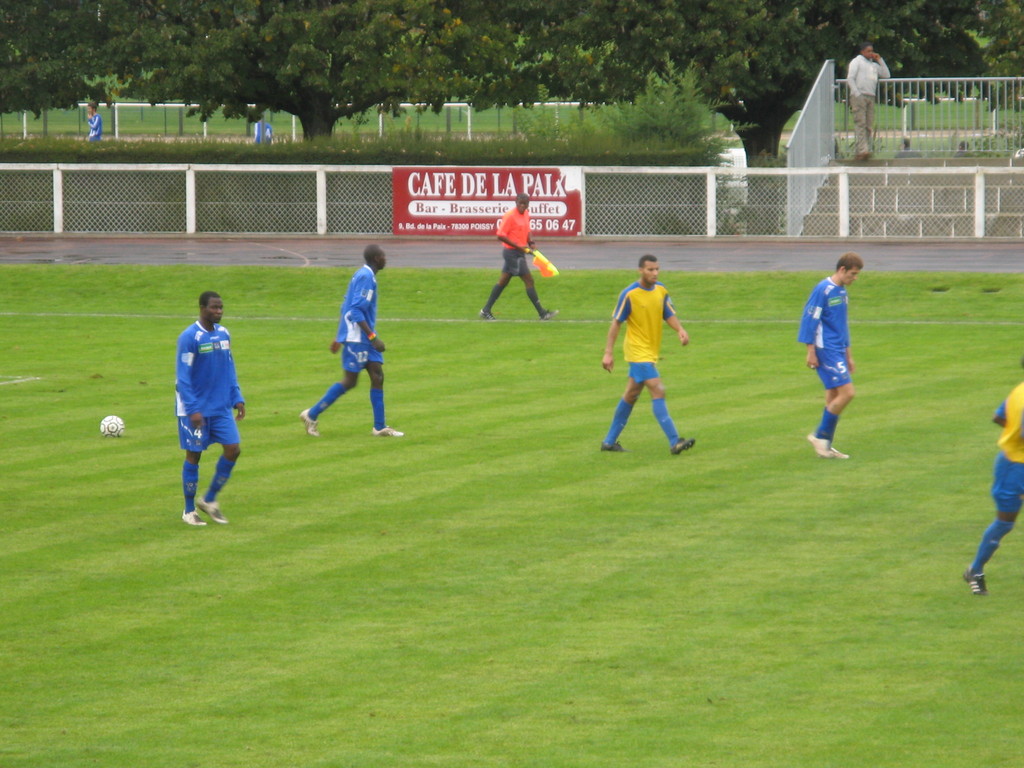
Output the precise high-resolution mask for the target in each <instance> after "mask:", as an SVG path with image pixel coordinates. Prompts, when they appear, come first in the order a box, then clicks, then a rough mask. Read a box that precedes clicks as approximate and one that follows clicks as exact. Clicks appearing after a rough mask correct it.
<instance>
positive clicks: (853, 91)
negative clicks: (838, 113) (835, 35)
mask: <svg viewBox="0 0 1024 768" xmlns="http://www.w3.org/2000/svg"><path fill="white" fill-rule="evenodd" d="M858 51H859V53H858V54H857V55H856V56H855V57H854V59H853V61H851V62H850V66H849V67H847V69H846V83H847V85H848V86H849V88H850V111H851V112H853V127H854V133H855V135H856V137H857V154H856V156H855V158H854V159H856V160H867V159H868V158H869V157H871V131H872V128H873V126H874V124H875V91H876V89H877V87H878V81H879V80H881V79H885V78H888V77H889V68H888V67H887V66H886V65H885V60H884V59H883V58H882V57H881V56H879V55H878V54H877V53H875V46H874V43H861V44H860V46H858Z"/></svg>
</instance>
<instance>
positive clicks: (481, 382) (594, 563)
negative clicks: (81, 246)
mask: <svg viewBox="0 0 1024 768" xmlns="http://www.w3.org/2000/svg"><path fill="white" fill-rule="evenodd" d="M829 258H831V257H829ZM823 260H824V261H828V258H824V259H823ZM827 271H828V270H827V265H826V266H824V267H823V269H822V272H821V274H810V273H803V274H780V273H773V274H767V273H761V274H754V273H738V274H713V273H701V274H684V273H671V272H663V273H662V279H663V281H664V282H665V283H666V284H667V285H668V286H669V288H670V290H671V291H672V294H673V297H674V299H675V301H676V304H677V306H678V307H679V309H680V314H681V317H682V319H683V322H684V325H686V327H687V329H688V330H689V332H690V334H691V337H692V343H691V345H690V346H689V347H687V348H685V349H683V348H680V347H679V346H678V345H676V344H673V343H670V342H669V339H666V344H665V345H664V349H663V355H664V356H663V360H662V361H661V363H660V370H661V373H662V375H663V377H664V379H665V381H666V383H667V385H668V404H669V410H670V412H671V413H672V415H673V417H674V419H675V420H676V423H677V424H678V425H679V426H680V428H681V431H682V432H683V433H684V434H686V435H688V436H694V437H696V438H697V445H696V447H695V448H694V449H693V450H692V451H689V452H687V453H686V454H683V455H680V456H670V455H669V451H668V444H667V441H666V440H665V438H664V436H663V435H662V434H661V432H660V430H659V429H658V427H657V426H656V424H655V422H654V420H653V417H652V416H651V414H650V408H649V404H648V401H647V399H646V397H645V398H644V399H643V400H642V401H641V403H640V404H639V405H638V406H637V408H636V410H635V411H634V414H633V418H632V420H631V422H630V424H629V426H628V427H627V429H626V432H625V433H624V434H623V436H622V442H623V444H624V445H625V446H626V447H627V448H628V449H630V451H631V452H630V453H627V454H607V453H600V452H599V451H598V450H597V449H598V444H599V443H600V440H601V438H602V437H603V435H604V433H605V431H606V429H607V427H608V423H609V421H610V419H611V415H612V410H613V408H614V406H615V403H616V402H617V399H618V398H619V396H620V395H621V392H622V389H623V386H624V383H625V375H626V374H625V366H624V365H623V363H622V362H621V358H620V360H619V362H618V363H617V368H616V371H615V373H614V374H612V375H609V374H607V373H606V372H605V371H603V370H602V369H601V365H600V358H601V351H602V348H603V344H604V338H605V334H606V330H607V322H608V317H609V315H610V312H611V309H612V304H613V303H614V299H615V297H616V295H617V293H618V291H619V290H621V288H623V287H624V286H625V285H626V284H627V283H628V282H629V281H630V280H632V279H633V275H634V273H633V272H631V271H630V270H623V271H621V272H582V271H580V272H563V274H562V275H561V276H560V277H558V278H556V279H553V280H544V281H543V282H541V283H540V286H539V288H540V293H541V297H542V299H543V300H544V301H545V304H547V305H549V306H553V307H558V308H560V309H561V311H562V314H561V316H560V317H559V319H558V320H557V321H555V322H552V323H539V322H536V321H535V320H531V317H532V309H531V308H530V307H529V306H528V303H527V300H526V298H525V297H524V296H523V293H522V291H521V289H520V288H519V287H518V286H517V285H513V286H511V287H510V289H509V290H508V291H507V292H506V294H505V296H504V297H503V298H502V300H501V302H500V303H499V304H498V305H497V308H496V311H497V312H498V313H499V315H500V317H501V318H502V322H497V323H490V324H485V323H481V322H480V321H478V320H476V319H475V313H476V311H477V310H478V309H479V307H480V304H481V302H482V300H483V298H484V297H485V296H486V293H487V291H488V290H489V288H490V286H491V284H492V282H493V279H494V273H493V272H492V271H491V270H461V271H458V270H408V269H406V270H400V269H395V270H386V271H384V272H383V273H381V276H380V293H381V299H380V310H381V316H382V320H381V322H380V325H379V331H380V334H381V337H382V338H383V339H385V341H386V342H387V344H388V352H387V365H386V367H385V369H386V371H387V376H388V379H387V397H388V401H387V405H388V416H389V422H390V423H391V425H392V426H394V427H396V428H398V429H401V430H403V431H405V432H406V435H407V436H406V437H404V438H402V439H397V440H382V439H375V438H373V437H371V436H370V427H371V419H370V405H369V402H368V399H367V392H368V389H367V386H368V383H367V382H366V380H365V377H364V380H363V381H362V383H361V386H360V388H359V389H357V390H355V391H353V392H351V393H349V394H347V395H346V396H345V397H343V398H342V399H341V400H339V401H338V403H336V404H335V406H334V407H333V408H332V409H331V410H329V411H328V412H327V413H325V414H324V416H323V417H321V421H320V429H321V432H322V433H323V437H322V438H321V439H319V440H316V439H312V438H309V437H307V436H306V435H305V434H304V432H303V430H302V428H301V425H300V424H299V421H298V418H297V414H298V412H299V411H300V410H301V409H302V408H305V407H308V406H309V405H311V404H312V403H313V402H314V401H315V400H316V399H317V398H318V397H319V396H320V395H321V394H322V393H323V391H324V390H325V389H326V388H327V386H328V385H329V384H330V383H331V382H332V381H334V380H336V378H337V376H338V367H337V359H336V358H335V357H333V356H331V355H330V354H329V352H328V351H327V345H328V343H329V341H330V339H331V337H332V334H333V332H334V327H335V322H336V318H335V314H336V308H337V304H338V302H339V301H340V298H341V295H342V293H343V292H344V286H345V284H346V283H347V280H348V277H349V275H350V270H329V271H328V270H322V269H306V270H303V269H288V268H241V267H237V268H214V267H135V268H126V267H98V266H4V267H0V279H2V283H0V340H2V348H3V354H2V357H0V376H2V377H4V378H2V379H0V434H2V438H3V439H2V440H0V467H2V469H0V473H2V474H0V476H2V478H3V482H2V487H3V494H2V498H3V510H4V512H3V515H2V516H0V585H2V588H0V615H2V617H3V618H2V620H0V670H2V673H3V681H4V682H3V685H2V686H0V766H3V768H27V767H28V766H33V767H35V766H38V767H40V768H43V767H45V768H51V767H52V766H62V767H68V768H77V767H79V766H83V767H84V766H104V767H105V768H120V767H124V768H138V767H139V766H145V767H146V768H164V767H166V768H172V767H173V768H182V767H183V766H198V767H201V768H222V767H229V766H231V767H234V766H238V767H239V768H261V767H266V768H281V767H282V766H296V767H302V768H306V767H312V766H323V767H330V768H350V767H351V768H357V767H358V768H394V767H395V766H404V767H407V768H428V767H430V768H435V767H441V768H486V767H488V766H494V767H501V768H505V767H508V768H520V767H521V768H593V767H595V766H599V767H604V768H623V766H631V767H633V768H670V767H671V768H676V767H678V766H722V767H733V766H737V767H739V766H743V767H745V768H746V767H757V768H762V767H764V768H768V767H777V768H793V767H794V766H800V767H803V766H807V767H808V768H811V767H813V768H863V767H864V766H872V767H873V768H878V767H881V766H892V768H897V767H898V768H915V767H920V768H935V766H943V768H958V767H960V766H963V767H964V768H975V767H976V766H986V768H991V767H993V766H1016V765H1018V764H1019V760H1020V755H1021V753H1022V752H1024V736H1022V735H1021V734H1020V729H1019V727H1017V726H1018V723H1017V704H1018V702H1019V698H1020V693H1019V681H1018V680H1017V679H1016V674H1015V672H1014V671H1013V670H1015V669H1016V668H1017V667H1016V665H1017V664H1018V663H1019V662H1018V661H1015V660H1016V659H1018V658H1019V654H1020V618H1019V616H1018V615H1017V613H1016V607H1015V606H1018V605H1019V604H1020V602H1021V600H1022V599H1024V578H1022V575H1024V574H1022V570H1024V542H1021V541H1018V540H1017V536H1019V535H1020V534H1019V533H1017V534H1013V535H1011V536H1010V537H1008V538H1007V539H1006V540H1005V541H1004V552H1002V553H1000V554H999V555H997V556H996V558H995V560H994V561H993V562H992V563H991V564H990V567H989V569H988V577H989V588H990V590H991V592H992V594H991V595H990V596H989V597H987V598H976V597H973V596H971V594H970V592H969V590H968V588H967V586H966V585H965V584H964V583H963V582H962V581H961V580H960V573H961V571H962V570H963V568H964V567H965V565H966V564H967V563H968V562H969V561H970V559H971V558H972V557H973V554H974V551H975V548H976V546H977V543H978V540H979V538H980V536H981V533H982V531H983V529H984V527H985V526H986V525H987V524H988V523H989V521H990V520H991V518H992V516H993V515H992V504H991V500H990V498H989V496H988V487H989V480H990V467H991V462H992V459H993V457H994V455H995V442H994V441H995V438H996V436H997V433H998V430H997V428H996V427H995V426H994V425H993V424H991V422H990V418H991V414H992V411H993V410H994V408H995V406H996V405H997V404H998V403H999V402H1000V401H1001V400H1002V398H1003V397H1005V395H1006V394H1007V393H1008V392H1009V390H1010V389H1011V388H1012V387H1013V386H1014V385H1015V384H1016V383H1018V382H1019V381H1020V379H1021V377H1022V375H1024V374H1022V371H1021V368H1020V366H1019V364H1018V357H1019V354H1020V352H1021V347H1022V345H1021V343H1020V336H1021V329H1022V322H1021V320H1020V319H1019V318H1020V315H1019V307H1020V306H1021V301H1022V298H1024V276H1017V275H1014V276H1005V275H977V274H973V275H968V274H927V275H924V274H916V275H914V274H897V273H872V272H871V271H870V263H869V269H868V270H867V271H865V273H864V274H863V275H862V277H861V278H860V279H859V280H858V282H857V283H856V285H854V286H853V287H852V289H851V297H852V316H853V324H854V353H855V358H856V361H857V363H858V370H857V375H856V382H857V387H858V398H857V399H856V400H855V401H854V402H853V404H852V405H851V406H850V408H849V409H848V410H847V412H846V414H845V415H844V418H843V420H842V422H841V423H840V427H839V433H838V436H837V440H836V445H837V446H838V447H839V448H841V449H842V450H844V451H846V452H848V453H849V454H851V456H852V457H853V458H851V459H850V460H849V461H845V462H844V461H823V460H820V459H818V458H816V457H815V456H814V454H813V452H812V451H811V448H810V446H809V445H808V444H807V442H806V441H805V439H804V435H805V434H806V433H807V432H808V431H810V429H811V428H812V427H813V426H814V425H815V424H816V423H817V419H818V417H819V415H820V411H821V405H822V396H821V389H820V385H819V384H818V381H817V378H816V377H815V376H814V375H813V374H811V373H809V372H808V371H807V370H806V369H805V368H804V367H803V351H802V348H801V347H800V345H798V344H797V343H796V342H795V334H796V323H797V319H798V317H799V314H800V310H801V308H802V305H803V301H804V299H805V298H806V295H807V293H808V292H809V290H810V288H811V286H812V285H813V283H814V282H815V281H816V280H817V279H819V278H820V277H821V276H823V275H824V274H825V273H826V272H827ZM209 288H212V289H215V290H218V291H220V292H221V294H222V296H223V297H224V300H225V305H226V312H225V316H224V324H225V325H227V326H228V328H230V329H231V331H232V335H233V348H234V352H235V357H236V362H237V365H238V368H239V376H240V380H241V383H242V387H243V391H244V393H245V395H246V401H247V408H248V418H246V420H245V421H244V422H243V423H242V436H243V452H242V457H241V459H240V462H239V464H238V467H237V469H236V470H235V473H234V476H233V477H232V479H231V482H230V483H229V484H228V485H227V487H226V488H225V490H224V492H223V493H222V495H221V497H220V500H221V503H222V506H223V509H224V511H225V513H226V514H227V516H228V517H229V518H230V520H231V524H230V525H228V526H212V525H211V526H207V527H205V528H200V529H195V528H190V527H188V526H185V525H184V524H182V522H181V520H180V512H181V506H182V504H181V495H180V494H181V490H180V467H181V462H182V454H181V451H180V450H179V449H178V446H177V438H176V430H175V425H174V418H173V399H174V398H173V377H174V344H175V339H176V337H177V335H178V333H179V332H180V331H181V330H182V329H183V328H184V327H185V326H186V325H187V324H189V323H190V322H191V321H192V320H194V319H195V316H196V311H195V308H194V304H195V301H196V297H197V296H198V294H199V292H200V291H202V290H205V289H209ZM20 379H27V380H25V381H20V382H19V381H18V380H20ZM109 413H116V414H118V415H120V416H122V417H123V418H124V419H125V421H126V422H127V425H128V429H127V433H126V434H125V436H124V437H123V438H121V439H109V438H102V437H101V436H100V434H99V432H98V424H99V421H100V419H101V418H102V417H103V416H106V415H107V414H109ZM215 455H216V454H214V455H211V456H208V457H207V458H206V460H204V462H203V466H202V477H201V486H202V487H203V488H205V487H206V485H207V483H208V482H209V478H210V472H211V469H212V465H213V463H214V461H213V460H214V457H215Z"/></svg>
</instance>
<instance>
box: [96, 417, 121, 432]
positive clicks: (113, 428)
mask: <svg viewBox="0 0 1024 768" xmlns="http://www.w3.org/2000/svg"><path fill="white" fill-rule="evenodd" d="M100 434H101V435H103V436H104V437H120V436H121V435H123V434H124V421H122V420H121V417H120V416H107V417H106V418H105V419H103V421H101V422H100Z"/></svg>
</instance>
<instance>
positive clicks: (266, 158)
mask: <svg viewBox="0 0 1024 768" xmlns="http://www.w3.org/2000/svg"><path fill="white" fill-rule="evenodd" d="M719 151H720V147H719V145H718V143H717V142H715V141H713V140H709V141H707V142H703V143H699V144H696V145H691V146H685V147H677V146H672V145H670V144H666V143H656V142H652V143H636V144H635V145H634V144H626V143H623V142H622V141H620V140H618V139H615V138H614V137H611V136H583V137H570V138H564V139H563V138H544V137H538V138H531V139H521V138H517V139H479V140H466V139H452V138H435V137H433V136H417V135H414V134H410V135H403V136H397V137H390V138H385V139H376V138H374V139H364V138H359V137H352V136H344V137H337V136H336V137H334V138H331V139H325V140H318V141H299V142H291V141H277V142H275V143H274V144H271V145H269V146H268V145H258V144H254V143H248V142H227V141H219V140H205V141H203V140H178V141H137V140H130V141H119V140H113V139H104V140H103V141H101V142H96V143H89V142H86V141H83V140H81V139H30V140H24V139H20V138H19V139H3V140H0V162H3V163H202V164H211V163H213V164H218V163H274V164H317V165H321V164H322V165H617V166H618V165H633V166H635V165H662V166H664V165H668V166H693V165H717V164H718V152H719Z"/></svg>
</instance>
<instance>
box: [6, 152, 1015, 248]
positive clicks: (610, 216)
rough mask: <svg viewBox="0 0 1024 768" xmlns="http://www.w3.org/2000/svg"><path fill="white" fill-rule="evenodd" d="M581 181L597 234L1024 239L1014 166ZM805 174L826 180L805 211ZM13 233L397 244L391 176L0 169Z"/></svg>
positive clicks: (665, 173) (588, 219) (364, 171)
mask: <svg viewBox="0 0 1024 768" xmlns="http://www.w3.org/2000/svg"><path fill="white" fill-rule="evenodd" d="M581 172H582V176H583V219H584V230H583V234H585V235H591V236H605V237H631V236H637V237H658V236H665V237H678V236H705V237H722V236H756V237H785V236H791V237H858V238H860V237H864V238H872V237H879V238H888V237H900V238H930V237H934V238H944V237H1008V238H1018V239H1021V238H1024V168H1014V167H1011V166H1002V167H983V166H974V165H972V166H963V167H945V168H936V167H900V166H891V167H845V166H833V167H829V168H728V167H720V168H718V167H716V168H653V167H647V168H621V167H607V168H603V167H585V168H582V169H581ZM800 177H809V178H813V179H818V178H819V177H823V179H824V181H823V183H822V184H821V185H820V188H819V189H818V192H817V194H816V196H815V200H814V203H813V205H812V206H811V208H810V210H809V211H807V212H806V213H800V214H794V213H793V211H794V210H796V208H795V207H794V206H792V205H791V204H790V200H789V195H790V193H791V190H792V189H793V188H794V184H793V182H794V181H796V180H798V179H799V178H800ZM794 216H797V218H796V219H795V220H794V218H793V217H794ZM0 231H3V232H56V233H61V232H78V233H82V232H90V233H105V232H108V233H183V234H192V233H231V234H233V233H238V234H245V233H265V234H275V233H280V234H310V235H313V234H320V235H326V234H376V235H381V234H391V232H392V181H391V167H390V166H274V165H249V166H233V165H232V166H216V165H91V164H90V165H86V164H77V165H75V164H34V165H33V164H0Z"/></svg>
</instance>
